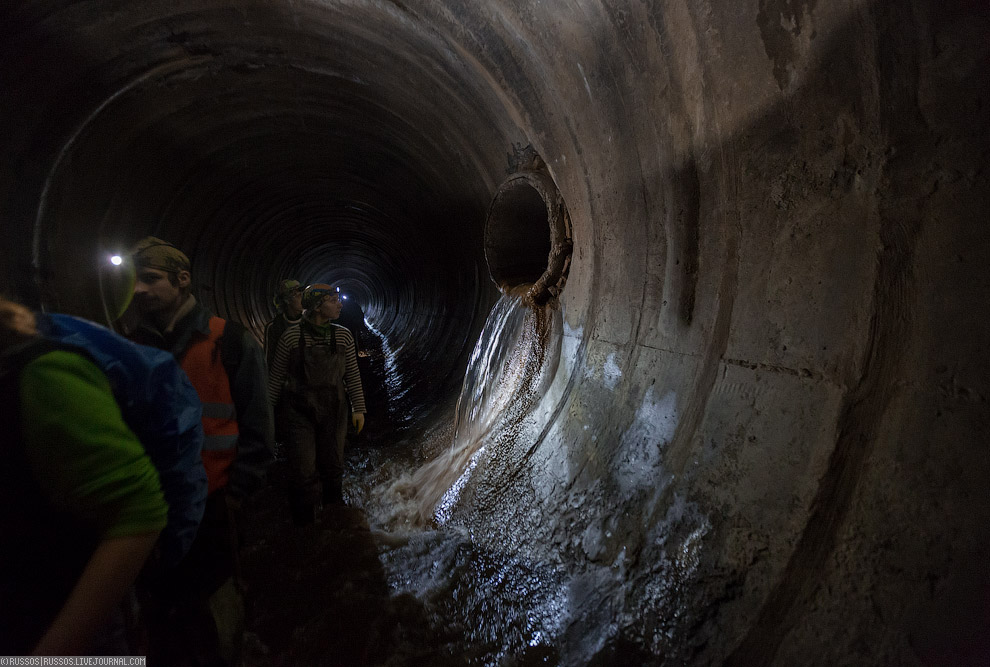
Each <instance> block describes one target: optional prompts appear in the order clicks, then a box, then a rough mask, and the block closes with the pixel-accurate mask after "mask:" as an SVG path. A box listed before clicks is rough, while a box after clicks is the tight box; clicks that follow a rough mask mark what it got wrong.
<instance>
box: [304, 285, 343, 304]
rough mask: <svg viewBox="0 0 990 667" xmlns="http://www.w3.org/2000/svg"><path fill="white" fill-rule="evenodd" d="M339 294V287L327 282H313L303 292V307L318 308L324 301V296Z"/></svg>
mask: <svg viewBox="0 0 990 667" xmlns="http://www.w3.org/2000/svg"><path fill="white" fill-rule="evenodd" d="M327 296H337V288H336V287H333V286H332V285H327V284H326V283H313V284H312V285H310V286H309V287H307V288H306V290H305V291H304V292H303V298H302V302H303V308H305V309H306V310H309V309H310V308H316V307H317V306H319V305H320V304H321V303H322V302H323V297H327Z"/></svg>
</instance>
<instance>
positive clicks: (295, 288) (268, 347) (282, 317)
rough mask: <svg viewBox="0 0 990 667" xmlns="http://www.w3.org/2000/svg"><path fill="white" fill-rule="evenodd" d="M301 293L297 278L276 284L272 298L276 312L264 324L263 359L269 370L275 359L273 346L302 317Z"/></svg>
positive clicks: (301, 288)
mask: <svg viewBox="0 0 990 667" xmlns="http://www.w3.org/2000/svg"><path fill="white" fill-rule="evenodd" d="M302 294H303V286H302V285H301V284H300V283H299V281H298V280H283V281H282V282H280V283H279V285H278V290H277V291H276V292H275V298H274V299H273V301H274V303H275V308H276V309H277V310H278V312H277V313H276V315H275V317H273V318H272V319H271V321H270V322H268V324H266V325H265V336H264V348H265V360H266V361H267V362H268V369H269V370H271V367H272V362H273V361H275V347H276V346H277V345H278V341H279V338H281V337H282V334H283V333H285V330H286V329H288V328H289V327H290V326H292V325H293V324H299V320H300V318H302V312H303V307H302Z"/></svg>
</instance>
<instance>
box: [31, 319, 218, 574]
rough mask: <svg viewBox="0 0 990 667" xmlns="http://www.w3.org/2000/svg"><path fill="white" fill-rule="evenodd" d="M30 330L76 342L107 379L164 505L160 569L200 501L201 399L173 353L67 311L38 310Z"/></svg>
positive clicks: (179, 548)
mask: <svg viewBox="0 0 990 667" xmlns="http://www.w3.org/2000/svg"><path fill="white" fill-rule="evenodd" d="M37 319H38V330H39V331H40V332H41V334H42V335H43V336H45V337H46V338H47V339H49V340H50V341H54V342H55V343H60V344H63V345H65V346H68V349H69V350H70V351H75V350H73V349H72V348H81V349H82V350H84V351H85V352H86V353H87V354H88V356H89V357H90V358H91V359H92V360H93V361H94V362H95V363H96V366H97V367H98V368H99V369H100V370H101V371H103V373H104V375H106V376H107V379H108V380H109V381H110V387H111V389H112V390H113V395H114V398H115V399H116V400H117V403H118V404H119V405H120V411H121V414H122V415H123V418H124V421H125V422H126V423H127V425H128V426H129V427H130V429H131V430H132V431H133V432H134V435H136V436H137V438H138V440H140V441H141V444H142V445H144V448H145V452H146V453H147V454H148V458H150V459H151V462H152V463H153V464H154V466H155V468H156V470H157V471H158V477H159V480H160V481H161V486H162V493H163V495H164V496H165V501H166V502H167V503H168V525H167V526H166V527H165V530H163V531H162V533H161V536H160V537H159V543H158V544H159V550H160V559H159V563H160V565H161V566H162V567H171V566H173V565H175V564H176V563H178V562H179V560H181V559H182V557H183V556H184V555H185V554H186V552H188V551H189V547H190V546H191V545H192V541H193V539H194V538H195V537H196V530H197V528H198V527H199V523H200V521H201V520H202V518H203V511H204V509H205V507H206V488H207V484H206V471H205V470H204V469H203V462H202V458H201V456H200V452H201V450H202V447H203V426H202V422H201V418H202V405H201V403H200V401H199V396H198V395H197V394H196V390H195V389H194V388H193V386H192V384H191V383H190V382H189V378H188V377H186V374H185V373H184V372H183V371H182V369H181V368H180V367H179V365H178V363H177V362H176V361H175V358H174V357H173V356H172V355H171V354H169V353H168V352H165V351H163V350H159V349H157V348H153V347H147V346H145V345H138V344H137V343H132V342H131V341H129V340H127V339H126V338H124V337H122V336H120V335H118V334H116V333H115V332H113V331H111V330H110V329H107V328H105V327H102V326H100V325H98V324H96V323H94V322H90V321H88V320H84V319H81V318H78V317H72V316H70V315H60V314H39V315H38V317H37Z"/></svg>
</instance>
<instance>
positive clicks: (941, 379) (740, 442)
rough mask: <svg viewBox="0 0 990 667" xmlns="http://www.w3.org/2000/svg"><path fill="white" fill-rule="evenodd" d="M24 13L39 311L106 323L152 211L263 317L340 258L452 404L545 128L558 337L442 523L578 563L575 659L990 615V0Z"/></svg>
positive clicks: (215, 278) (836, 654)
mask: <svg viewBox="0 0 990 667" xmlns="http://www.w3.org/2000/svg"><path fill="white" fill-rule="evenodd" d="M204 4H205V5H206V6H205V7H204ZM2 19H3V20H2V22H0V37H2V39H0V49H3V67H2V70H0V84H2V85H3V90H4V91H5V95H6V98H5V102H4V107H3V119H2V120H3V128H2V132H3V133H2V134H0V150H2V152H3V154H4V155H5V156H6V158H7V159H6V160H5V162H4V164H3V165H2V167H0V170H2V171H0V214H2V215H3V218H4V220H5V222H8V221H9V224H5V229H4V232H3V233H4V236H5V239H6V245H7V249H8V252H7V253H6V254H5V256H4V257H3V258H0V268H2V269H3V271H2V276H3V280H4V281H5V284H4V286H3V287H4V289H5V290H6V291H9V292H11V293H12V294H13V295H14V296H16V297H18V298H20V299H22V300H24V301H27V302H29V303H32V304H44V305H45V306H46V307H50V308H59V309H62V310H65V311H68V312H73V313H79V314H84V315H88V316H91V317H99V313H100V308H99V302H98V301H99V300H98V294H97V292H96V284H97V281H96V275H95V274H96V268H95V267H96V266H97V265H98V264H99V263H100V262H101V261H102V255H101V253H104V252H106V251H108V250H111V249H114V248H117V247H120V246H122V245H126V244H127V243H128V242H130V241H132V240H134V239H135V238H138V237H140V236H143V235H145V234H148V233H154V234H157V235H159V236H163V237H166V238H169V239H170V240H172V241H174V242H176V243H177V244H179V245H180V246H183V247H185V248H186V249H187V250H189V251H190V254H191V255H192V259H193V262H194V276H195V278H196V280H197V282H199V283H200V285H201V287H205V288H208V289H206V290H205V291H204V292H203V294H204V296H206V298H207V299H208V300H209V301H210V302H211V305H213V306H215V307H216V308H217V310H218V311H219V312H220V313H221V314H229V315H232V316H236V317H238V318H239V319H242V320H243V321H245V322H247V323H249V324H253V325H254V326H255V327H256V328H257V326H258V325H259V324H260V322H262V321H263V320H264V319H266V318H267V317H268V315H269V312H270V305H269V303H268V299H269V295H270V293H271V291H272V288H273V286H274V284H275V283H276V281H277V280H279V279H280V278H283V277H286V276H288V275H290V274H291V275H292V276H294V277H298V278H300V279H302V280H307V281H313V280H321V281H332V282H339V283H341V284H342V285H344V286H345V288H346V289H347V290H348V291H350V292H351V293H353V294H354V295H355V297H356V298H357V299H358V300H359V301H360V302H361V303H362V305H363V306H364V307H365V310H366V313H367V316H368V318H369V320H370V321H373V322H374V323H375V326H376V328H378V329H379V330H381V331H382V332H383V333H385V334H386V335H387V336H388V338H389V339H390V340H392V341H393V342H395V343H396V345H402V348H401V354H399V355H398V356H397V358H398V359H399V360H400V363H402V364H405V365H406V370H405V374H406V376H407V377H408V383H409V385H410V386H411V387H413V388H414V391H413V392H412V393H413V394H417V395H418V396H419V398H417V400H419V401H424V400H431V399H433V398H435V395H434V394H432V393H431V390H432V389H433V388H435V387H437V386H439V385H438V383H440V382H443V381H446V383H447V385H448V386H453V385H454V384H456V382H457V380H458V379H459V378H458V377H457V372H458V371H459V369H461V368H463V366H464V360H465V358H466V355H467V353H468V352H469V351H470V349H471V345H472V344H473V342H474V340H475V338H476V335H477V333H478V331H479V329H480V328H481V325H482V322H483V321H484V318H485V315H486V313H487V311H488V306H489V305H490V304H491V302H492V301H493V300H494V296H495V292H494V287H493V286H492V285H491V282H490V281H489V279H488V275H487V268H486V266H485V257H484V249H485V240H486V239H485V230H484V222H485V217H486V212H487V211H489V207H490V205H491V203H492V198H493V196H494V195H495V194H496V192H498V188H499V184H500V183H501V182H503V179H505V177H506V175H507V171H511V170H512V168H513V165H514V162H515V160H516V159H517V158H518V149H520V148H521V147H524V146H526V145H530V144H531V145H532V146H533V147H534V148H535V150H536V151H537V152H538V153H539V155H541V156H542V158H543V160H545V162H546V171H547V173H548V174H549V175H550V176H551V177H552V179H553V181H554V183H555V184H556V186H557V187H558V188H559V191H560V193H561V195H562V197H563V201H564V203H565V204H566V207H567V211H568V213H569V222H570V226H569V228H568V231H569V232H572V237H571V240H572V241H573V257H572V258H571V259H570V271H569V276H568V278H567V284H566V288H565V289H564V290H563V292H562V293H561V294H560V299H559V305H560V307H561V309H562V313H563V335H562V336H561V340H560V341H559V344H560V350H561V352H560V359H559V368H556V369H555V371H556V373H555V376H554V378H553V382H552V384H550V386H549V388H548V389H547V391H546V393H545V395H544V396H543V397H542V399H541V401H540V402H539V403H538V405H536V407H535V408H534V409H533V411H532V413H531V414H529V415H528V416H527V417H526V419H524V420H522V421H521V422H520V423H519V424H518V425H517V426H518V428H517V434H518V438H515V439H513V440H512V442H509V443H502V445H503V447H504V448H503V449H498V450H497V451H495V450H494V449H493V451H492V452H491V453H490V456H491V457H492V458H490V459H487V460H486V461H484V462H482V463H480V464H479V465H478V467H477V469H476V472H475V474H474V476H473V477H472V479H471V480H470V482H469V483H468V484H466V485H465V487H464V489H463V495H462V497H463V498H465V499H468V500H465V501H464V502H463V504H462V505H461V506H459V507H457V508H454V510H453V512H452V521H456V522H460V523H461V524H462V525H467V526H468V527H469V528H471V532H472V534H473V535H478V536H479V539H485V540H487V542H488V544H489V545H490V546H491V547H492V548H493V549H498V550H500V551H502V552H508V553H513V554H519V557H520V558H521V559H526V562H530V563H540V564H541V565H546V566H547V567H554V568H557V573H556V574H555V576H554V577H552V578H551V579H553V580H554V581H563V582H565V583H564V584H561V589H560V591H559V596H558V597H556V598H553V599H555V600H557V599H560V600H564V601H565V602H566V604H564V603H561V605H559V607H560V608H562V609H564V610H565V611H560V608H558V609H557V611H556V612H555V613H557V614H558V616H555V617H554V618H555V619H556V620H555V623H557V625H552V627H551V626H547V628H544V629H545V631H546V632H547V633H550V634H551V635H553V638H554V642H555V645H556V646H557V647H558V648H559V650H560V654H559V655H560V659H561V664H608V661H609V660H613V661H614V660H618V659H619V658H620V657H622V655H623V654H622V651H623V650H628V651H631V652H632V655H633V656H634V657H635V659H636V660H639V661H640V662H642V664H723V663H725V664H736V665H750V664H779V665H789V664H809V663H813V664H829V663H838V664H844V663H849V662H857V663H864V664H917V663H919V662H921V661H923V660H924V659H925V656H930V655H935V654H936V653H937V651H938V650H940V648H942V647H944V646H946V645H949V644H951V642H952V634H951V631H950V630H945V629H944V628H943V627H942V626H943V625H944V624H940V623H939V619H944V618H950V619H952V622H953V623H956V622H957V621H958V624H960V626H962V625H965V624H966V623H970V626H966V627H971V625H972V623H973V622H975V621H973V620H972V619H979V618H981V617H980V616H979V614H980V613H981V612H980V610H979V609H978V608H977V607H978V604H977V603H974V602H972V600H971V597H972V596H969V597H967V591H973V590H975V591H984V590H990V584H988V583H987V577H986V574H985V563H986V559H987V558H988V557H990V556H988V552H990V540H988V531H987V526H988V525H990V498H988V494H987V493H986V488H987V486H988V483H990V467H988V466H990V463H988V461H990V457H987V456H986V427H987V424H988V423H990V415H988V400H987V397H988V396H990V383H988V378H990V366H988V363H990V362H988V356H987V354H986V351H987V349H988V341H990V331H988V322H987V319H986V317H985V315H983V314H982V313H983V312H984V311H985V309H986V301H987V295H988V294H990V279H988V276H990V272H988V271H987V268H986V267H987V266H990V242H988V238H987V231H986V229H987V228H986V224H985V220H986V213H987V211H988V210H990V202H988V194H987V193H988V192H990V186H988V183H987V174H988V172H987V169H986V162H987V155H988V152H987V146H988V133H987V122H986V109H987V107H988V99H990V94H988V91H987V85H988V80H990V77H986V75H985V74H986V71H987V66H988V46H987V41H986V39H985V35H986V34H987V33H988V30H990V17H988V11H987V8H986V6H985V3H977V2H970V1H969V0H952V1H950V2H948V3H935V2H932V1H929V0H918V1H917V2H912V3H885V2H879V1H877V2H874V1H872V0H852V1H850V2H846V3H838V4H837V3H819V2H814V1H813V0H808V1H804V0H758V1H757V0H753V1H752V2H744V3H738V2H727V1H721V0H702V1H699V2H687V1H684V0H673V1H672V2H663V3H659V2H657V3H642V2H599V1H597V0H587V1H584V0H582V1H580V2H575V3H572V4H570V5H568V7H567V8H566V10H565V9H562V8H561V7H560V6H559V5H558V3H547V2H543V3H515V2H497V1H495V0H493V1H492V2H485V3H460V2H454V1H451V2H431V1H428V0H422V1H418V0H417V1H406V2H387V1H385V0H381V1H374V0H368V1H359V0H353V1H352V0H348V1H329V0H328V1H326V2H321V1H316V0H312V1H301V0H299V1H295V2H288V1H286V2H260V1H258V2H253V1H250V0H238V1H235V2H227V3H223V6H218V5H217V3H202V2H192V1H185V2H181V1H180V2H169V3H166V2H146V3H123V4H121V3H114V2H93V3H68V2H65V3H59V2H20V3H7V4H6V5H5V6H4V9H3V10H2ZM507 156H508V160H507ZM510 203H511V202H510ZM524 203H525V202H524ZM535 217H536V218H540V216H535ZM505 228H506V229H512V227H511V225H506V227H505ZM538 246H539V244H534V245H524V246H522V247H523V249H524V250H526V251H527V252H528V251H529V250H531V249H533V248H536V247H538ZM511 247H512V246H511V244H510V245H507V246H506V248H511ZM534 252H535V251H534ZM506 254H507V255H508V254H510V253H509V252H508V251H507V252H506ZM509 259H511V257H509ZM530 259H531V258H527V262H526V267H525V269H526V270H525V273H526V274H527V275H530V274H532V267H531V266H530V265H531V264H532V262H531V261H529V260H530ZM509 269H511V270H512V271H514V270H515V269H514V268H512V267H509ZM507 270H508V269H507ZM496 454H497V456H498V458H497V460H496V458H494V457H495V456H496ZM472 498H473V499H475V500H473V501H472V500H470V499H472ZM550 597H553V596H550ZM561 618H563V620H561ZM825 639H827V641H825ZM596 660H597V661H598V662H597V663H595V661H596Z"/></svg>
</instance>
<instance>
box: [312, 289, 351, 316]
mask: <svg viewBox="0 0 990 667" xmlns="http://www.w3.org/2000/svg"><path fill="white" fill-rule="evenodd" d="M343 307H344V304H342V303H341V301H340V295H339V294H331V295H330V296H325V297H323V301H322V302H321V303H320V305H319V307H318V308H317V312H318V313H319V314H320V315H321V316H323V317H325V318H327V319H328V320H335V319H337V318H338V317H340V310H341V308H343Z"/></svg>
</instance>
